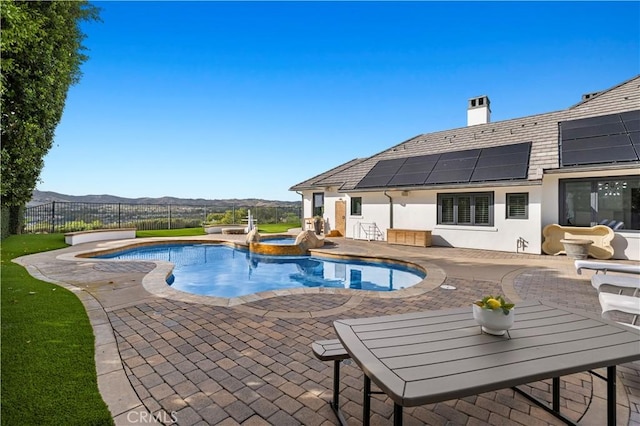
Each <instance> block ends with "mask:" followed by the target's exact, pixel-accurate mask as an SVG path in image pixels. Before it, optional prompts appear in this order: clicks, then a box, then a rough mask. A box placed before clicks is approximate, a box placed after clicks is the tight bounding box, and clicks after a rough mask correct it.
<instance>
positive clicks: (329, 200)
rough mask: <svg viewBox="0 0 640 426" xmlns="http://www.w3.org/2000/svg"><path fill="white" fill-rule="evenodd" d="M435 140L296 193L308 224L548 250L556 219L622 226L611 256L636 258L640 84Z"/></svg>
mask: <svg viewBox="0 0 640 426" xmlns="http://www.w3.org/2000/svg"><path fill="white" fill-rule="evenodd" d="M467 118H468V125H467V127H463V128H458V129H452V130H445V131H440V132H434V133H427V134H422V135H418V136H416V137H413V138H411V139H409V140H407V141H404V142H402V143H400V144H397V145H395V146H392V147H391V148H389V149H387V150H385V151H382V152H379V153H377V154H375V155H372V156H371V157H368V158H360V159H355V160H352V161H349V162H347V163H345V164H343V165H340V166H338V167H335V168H333V169H330V170H328V171H326V172H324V173H322V174H320V175H318V176H315V177H312V178H310V179H308V180H305V181H303V182H300V183H298V184H296V185H294V186H292V187H291V188H290V189H291V190H292V191H296V192H298V193H299V194H301V196H302V204H303V212H304V217H312V216H316V215H322V216H323V217H324V219H325V228H326V229H327V230H329V229H331V230H337V231H339V232H340V234H341V235H344V236H345V237H347V238H358V239H369V240H385V239H386V238H387V231H388V229H411V230H429V231H431V236H432V244H433V245H436V246H449V247H466V248H474V249H484V250H498V251H509V252H523V253H536V254H539V253H541V252H542V251H541V246H542V242H543V236H542V229H543V228H544V227H545V226H546V225H548V224H553V223H557V224H560V225H567V226H581V227H582V226H584V227H588V226H592V225H594V224H600V223H604V224H607V225H609V226H611V227H612V228H614V229H615V238H614V240H613V242H612V245H613V247H614V249H615V254H614V258H615V259H634V260H640V157H639V154H640V76H636V77H634V78H632V79H630V80H628V81H625V82H623V83H621V84H619V85H617V86H615V87H612V88H610V89H608V90H603V91H600V92H596V93H589V94H586V95H583V97H582V100H581V101H580V102H578V103H577V104H575V105H573V106H571V107H569V108H567V109H565V110H561V111H556V112H549V113H545V114H538V115H533V116H529V117H523V118H517V119H511V120H504V121H499V122H491V109H490V100H489V98H488V97H487V96H480V97H476V98H472V99H470V100H469V104H468V111H467Z"/></svg>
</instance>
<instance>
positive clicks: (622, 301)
mask: <svg viewBox="0 0 640 426" xmlns="http://www.w3.org/2000/svg"><path fill="white" fill-rule="evenodd" d="M598 299H599V300H600V306H601V307H602V318H605V319H612V318H611V313H612V312H614V311H617V312H623V313H626V314H631V315H633V317H632V319H631V321H630V322H628V323H627V322H621V321H618V322H619V323H620V324H624V325H631V326H633V327H635V328H638V329H640V326H639V325H637V324H636V321H637V320H638V315H640V297H633V296H625V295H622V294H614V293H600V294H599V295H598Z"/></svg>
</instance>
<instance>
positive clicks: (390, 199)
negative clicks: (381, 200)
mask: <svg viewBox="0 0 640 426" xmlns="http://www.w3.org/2000/svg"><path fill="white" fill-rule="evenodd" d="M383 194H384V196H385V197H387V198H388V199H389V228H393V198H391V196H390V195H389V194H387V190H385V191H384V192H383Z"/></svg>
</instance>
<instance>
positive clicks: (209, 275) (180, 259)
mask: <svg viewBox="0 0 640 426" xmlns="http://www.w3.org/2000/svg"><path fill="white" fill-rule="evenodd" d="M99 257H100V258H103V259H105V258H106V259H119V260H164V261H169V262H172V263H173V264H174V265H175V266H174V270H173V275H172V276H171V277H169V280H168V283H169V284H170V285H171V286H172V287H173V288H175V289H177V290H181V291H185V292H188V293H193V294H198V295H203V296H217V297H238V296H244V295H247V294H252V293H259V292H262V291H267V290H282V289H291V288H302V287H331V288H350V289H357V290H373V291H393V290H398V289H402V288H407V287H411V286H413V285H415V284H417V283H419V282H420V281H422V279H424V277H425V274H424V272H422V271H419V270H417V269H412V268H408V267H404V266H401V265H395V264H393V265H392V264H386V263H381V262H364V261H359V260H348V261H345V260H334V259H325V258H319V257H312V256H266V255H260V254H255V253H251V252H249V251H247V250H239V249H234V248H231V247H227V246H224V245H215V244H188V245H187V244H175V245H174V244H172V245H164V244H163V245H157V246H145V247H138V248H133V249H128V250H124V251H121V252H117V253H111V254H108V255H102V256H99Z"/></svg>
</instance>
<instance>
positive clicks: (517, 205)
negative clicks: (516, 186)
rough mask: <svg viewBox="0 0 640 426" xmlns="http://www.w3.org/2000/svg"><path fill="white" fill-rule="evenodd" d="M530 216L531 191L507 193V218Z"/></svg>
mask: <svg viewBox="0 0 640 426" xmlns="http://www.w3.org/2000/svg"><path fill="white" fill-rule="evenodd" d="M528 218H529V193H527V192H522V193H517V194H507V219H528Z"/></svg>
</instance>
